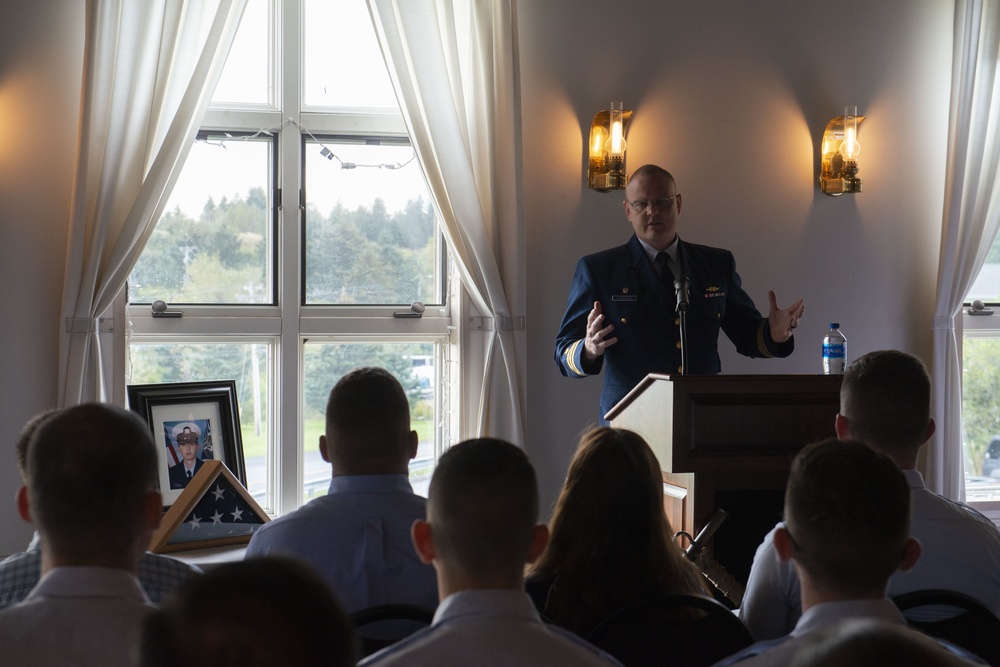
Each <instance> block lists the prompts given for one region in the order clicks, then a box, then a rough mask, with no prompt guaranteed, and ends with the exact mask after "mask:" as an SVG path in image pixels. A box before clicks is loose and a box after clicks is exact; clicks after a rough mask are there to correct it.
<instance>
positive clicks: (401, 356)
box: [302, 340, 439, 501]
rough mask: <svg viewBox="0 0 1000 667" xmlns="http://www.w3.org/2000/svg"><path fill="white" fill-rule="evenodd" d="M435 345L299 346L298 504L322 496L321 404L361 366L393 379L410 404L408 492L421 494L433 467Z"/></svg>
mask: <svg viewBox="0 0 1000 667" xmlns="http://www.w3.org/2000/svg"><path fill="white" fill-rule="evenodd" d="M436 359H437V356H436V346H435V344H434V343H332V342H314V341H312V340H310V341H309V342H307V343H306V344H305V345H304V346H303V353H302V366H303V369H302V370H303V377H304V387H303V392H302V394H303V396H304V401H303V403H304V405H303V410H302V414H303V419H304V424H303V428H302V432H303V433H304V434H305V452H303V454H304V456H303V460H304V461H305V464H304V465H305V477H304V479H305V488H304V489H303V497H304V500H306V501H308V500H309V499H311V498H315V497H316V496H323V495H326V492H327V490H328V489H329V487H330V478H331V475H330V464H329V463H327V462H325V461H323V458H322V457H321V456H320V453H319V444H318V443H319V436H320V435H322V434H323V433H324V431H325V430H326V426H325V414H326V400H327V398H328V397H329V395H330V389H332V388H333V385H335V384H336V383H337V381H338V380H339V379H340V378H341V377H343V376H344V375H346V374H347V373H349V372H350V371H352V370H354V369H355V368H358V367H361V366H379V367H382V368H385V369H386V370H388V371H389V372H390V373H392V374H393V375H395V376H396V379H398V380H399V381H400V383H401V384H402V385H403V389H405V390H406V395H407V396H408V397H409V400H410V428H412V429H413V430H415V431H416V432H417V433H418V434H419V436H420V445H419V447H418V450H417V456H416V458H414V459H413V460H412V461H410V484H412V485H413V490H414V491H415V492H416V493H418V494H420V495H422V496H426V495H427V488H428V486H429V485H430V481H431V479H430V478H431V472H432V471H433V468H434V451H435V447H434V444H435V439H436V437H437V421H438V420H437V414H436V408H435V405H436V404H437V401H436V400H435V398H436V393H437V391H438V389H439V387H438V383H437V379H436V377H437V376H436V373H435V368H436V363H435V360H436Z"/></svg>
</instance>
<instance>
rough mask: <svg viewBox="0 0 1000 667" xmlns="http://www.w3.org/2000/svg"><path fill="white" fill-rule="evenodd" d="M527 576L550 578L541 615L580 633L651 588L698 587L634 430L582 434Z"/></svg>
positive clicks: (701, 589)
mask: <svg viewBox="0 0 1000 667" xmlns="http://www.w3.org/2000/svg"><path fill="white" fill-rule="evenodd" d="M550 531H551V536H550V539H549V544H548V547H547V548H546V550H545V552H544V553H543V554H542V556H541V558H539V559H538V561H536V562H535V563H534V564H533V565H532V566H531V567H530V568H529V570H528V573H529V576H531V577H538V578H540V579H548V580H555V588H554V590H552V591H551V593H550V595H549V602H548V605H547V606H546V608H545V609H544V612H545V614H546V615H547V616H548V617H549V618H550V619H552V621H553V622H555V623H557V624H559V625H561V626H563V627H565V628H568V629H569V630H572V631H574V632H577V633H583V634H585V633H586V632H587V631H589V630H590V629H592V628H593V626H594V625H595V624H596V623H597V622H598V621H600V620H601V619H602V618H603V617H604V616H606V615H607V614H609V613H610V612H612V611H614V610H616V609H618V608H620V607H622V606H624V605H626V604H629V603H631V602H634V601H636V600H638V599H640V598H643V597H645V596H648V595H651V594H653V593H701V594H704V593H705V592H706V589H705V585H704V582H703V579H702V576H701V574H700V573H699V572H698V570H697V568H696V567H695V566H694V564H693V563H690V562H688V561H687V560H686V559H685V558H684V555H683V553H682V551H681V549H680V548H679V547H678V546H677V545H676V544H675V543H674V541H673V529H672V528H671V527H670V523H669V522H668V521H667V517H666V515H665V514H664V511H663V480H662V475H661V473H660V466H659V463H658V462H657V460H656V455H655V454H653V450H652V449H650V447H649V445H648V444H646V441H645V440H643V439H642V437H640V436H639V435H638V434H636V433H633V432H632V431H627V430H623V429H615V428H607V427H601V428H597V429H594V430H592V431H590V432H589V433H586V434H584V436H583V437H582V438H581V440H580V445H579V447H578V448H577V450H576V454H575V455H574V457H573V460H572V462H571V463H570V466H569V473H568V474H567V476H566V483H565V484H564V486H563V488H562V491H561V492H560V494H559V499H558V500H557V501H556V507H555V511H554V513H553V515H552V521H551V522H550Z"/></svg>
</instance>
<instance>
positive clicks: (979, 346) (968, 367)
mask: <svg viewBox="0 0 1000 667" xmlns="http://www.w3.org/2000/svg"><path fill="white" fill-rule="evenodd" d="M962 357H963V359H962V364H963V370H962V423H963V428H964V431H965V439H964V452H965V491H966V499H967V500H1000V338H979V337H966V338H965V339H964V340H963V342H962Z"/></svg>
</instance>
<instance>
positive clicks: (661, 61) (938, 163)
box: [0, 0, 952, 553]
mask: <svg viewBox="0 0 1000 667" xmlns="http://www.w3.org/2000/svg"><path fill="white" fill-rule="evenodd" d="M8 4H9V5H10V6H9V7H6V8H5V15H4V21H3V23H2V24H0V232H2V235H0V284H3V285H4V287H5V289H3V290H2V292H0V307H2V310H0V312H3V313H4V314H5V320H4V323H3V325H2V329H0V332H2V333H0V343H2V348H0V350H2V351H0V417H2V422H3V423H4V424H5V425H6V426H7V432H8V435H7V437H5V438H3V439H2V441H0V553H6V552H10V551H15V550H19V549H22V548H23V547H24V544H25V543H26V541H27V537H28V535H29V529H28V527H27V526H25V525H24V524H23V523H22V522H21V521H20V519H19V518H18V517H17V516H16V512H15V511H14V507H13V502H12V498H13V494H14V491H15V489H16V487H17V485H18V483H19V482H18V476H17V472H16V469H15V467H14V465H13V454H12V449H13V443H14V439H15V437H16V434H17V431H18V430H19V428H20V426H21V425H22V424H23V423H24V422H25V421H26V420H27V419H28V418H29V417H31V416H32V415H33V414H35V413H36V412H38V411H40V410H42V409H43V408H46V407H49V406H51V405H52V404H54V402H55V397H56V377H57V369H56V354H57V349H58V329H59V327H60V326H61V323H60V322H59V308H60V306H59V304H60V298H61V288H62V274H63V264H64V258H65V243H66V236H67V231H66V221H67V220H68V217H69V202H70V196H71V190H72V170H73V160H74V151H75V145H76V143H75V136H76V129H77V116H78V112H79V91H80V68H81V66H82V54H83V5H84V3H82V2H80V3H67V2H62V1H60V0H34V1H33V2H30V3H28V2H22V3H8ZM832 7H833V5H826V6H824V5H822V4H820V3H805V2H801V0H759V1H758V2H754V3H733V2H722V1H721V0H703V1H702V2H697V3H694V2H683V1H681V0H630V1H628V2H620V3H608V2H606V1H602V2H597V1H596V0H520V2H519V5H518V19H519V21H518V23H519V30H520V45H521V68H522V104H523V108H524V118H523V128H524V180H525V225H524V226H525V230H526V231H525V234H526V241H527V244H526V245H527V248H528V250H527V256H526V267H527V277H526V290H525V292H526V295H527V297H526V299H527V300H526V304H527V306H526V309H525V312H524V313H523V314H525V315H526V316H527V333H526V339H527V358H528V371H527V379H528V382H527V389H526V390H527V392H528V406H529V407H528V414H527V438H528V448H529V453H530V454H531V456H532V458H533V460H534V461H535V463H536V466H537V467H538V469H539V478H540V481H541V485H542V491H543V498H544V501H545V502H546V503H548V502H550V501H551V499H552V498H554V495H555V493H556V492H557V490H558V487H559V485H560V483H561V481H562V477H563V475H564V474H565V466H566V462H567V461H568V459H569V457H570V455H571V454H572V450H573V447H574V444H575V440H576V437H577V435H578V433H579V432H580V430H581V429H582V428H584V427H585V426H586V425H587V424H589V423H591V422H593V421H594V420H595V419H596V413H597V401H598V394H599V389H600V379H598V378H591V379H589V380H581V381H571V380H568V379H566V378H563V377H562V376H560V375H559V373H558V371H557V370H556V367H555V365H554V362H553V361H552V343H553V339H554V337H555V333H556V329H557V327H558V324H559V318H560V317H561V315H562V311H563V308H564V307H565V301H566V295H567V292H568V289H569V283H570V280H571V278H572V272H573V267H574V264H575V262H576V260H577V258H578V257H579V256H581V255H583V254H586V253H589V252H592V251H595V250H599V249H602V248H605V247H609V246H611V245H616V244H620V243H624V242H625V240H626V239H627V237H628V234H629V233H630V229H629V226H628V223H627V222H626V221H625V219H624V216H623V213H622V210H621V204H620V199H621V197H620V195H618V194H599V193H595V192H592V191H589V190H586V189H585V188H584V187H583V171H584V159H585V150H584V143H585V142H584V137H585V136H586V133H587V132H588V129H589V126H590V121H591V119H592V117H593V115H594V113H595V112H596V111H598V110H599V109H603V108H607V103H608V102H609V101H610V100H611V99H621V100H624V101H625V103H626V106H627V107H628V108H631V109H634V110H635V112H636V115H635V117H634V119H633V122H632V125H631V127H630V130H629V136H628V139H629V152H628V163H629V165H630V166H631V167H632V168H634V167H636V166H639V165H640V164H643V163H644V162H656V163H659V164H662V165H663V166H665V167H667V168H668V169H670V170H671V171H673V172H674V174H675V175H676V177H677V179H678V185H679V189H680V191H681V192H682V193H683V194H684V212H683V216H682V218H681V227H680V229H681V234H682V236H684V237H685V238H686V239H688V240H691V241H696V242H699V243H708V244H714V245H719V246H722V247H726V248H729V249H731V250H733V251H734V252H735V253H736V256H737V261H738V268H739V270H740V273H741V275H742V276H743V279H744V285H745V287H746V288H747V291H748V292H749V293H750V294H751V296H753V297H754V298H755V299H756V300H757V303H758V305H761V306H764V307H766V298H767V290H768V289H771V288H773V289H775V290H776V291H777V293H778V297H779V301H780V302H781V303H782V304H786V303H788V302H789V301H790V300H792V299H793V298H796V297H799V296H801V297H804V298H805V300H806V319H805V320H804V321H803V324H802V327H800V328H799V329H798V334H797V336H796V338H797V341H798V346H799V349H798V351H797V352H796V353H795V354H794V355H793V356H792V357H791V358H789V359H787V360H758V361H753V360H745V359H742V358H739V357H737V356H736V355H735V354H734V353H732V351H731V347H728V343H727V342H725V341H723V343H722V348H723V368H724V371H725V372H730V373H732V372H740V373H814V372H816V371H817V370H818V366H819V351H818V345H819V340H820V338H821V337H822V335H823V331H824V329H825V327H826V323H827V322H828V321H829V320H831V319H836V320H839V321H840V322H841V323H842V324H843V327H844V330H845V332H846V333H847V335H848V338H849V340H850V346H851V347H850V352H851V355H852V356H857V355H858V354H861V353H864V352H866V351H868V350H873V349H878V348H885V347H895V348H901V349H904V350H907V351H910V352H913V353H915V354H918V355H919V356H921V357H922V358H924V360H925V361H927V362H928V363H929V362H930V361H931V359H930V350H931V334H930V327H931V319H932V318H931V313H932V307H933V298H934V277H935V274H936V269H937V258H938V253H937V247H938V236H939V227H940V218H941V205H942V189H943V185H942V179H943V171H944V151H945V124H946V120H947V109H948V94H949V86H948V79H949V76H950V62H951V52H950V48H951V46H950V39H951V25H952V7H951V3H950V2H947V1H944V0H893V1H888V0H886V1H884V2H879V3H870V2H864V1H862V0H847V1H844V2H840V3H838V4H837V5H836V7H837V8H838V10H839V11H840V12H842V13H843V12H845V10H853V11H846V13H847V14H850V15H852V16H853V18H852V22H851V25H849V26H848V25H842V24H840V23H838V22H837V19H838V17H837V16H836V15H834V14H833V13H832V9H830V8H832ZM845 104H856V105H857V106H858V108H859V110H860V111H861V112H862V113H864V114H866V115H867V116H868V118H867V120H865V122H864V124H863V125H862V128H861V132H860V141H861V143H862V146H863V152H862V154H861V157H862V171H861V176H862V177H863V178H864V186H865V192H864V193H862V194H860V195H857V196H855V197H849V196H844V197H840V198H836V199H833V198H829V197H825V196H823V195H821V194H819V193H818V190H817V187H816V180H815V178H816V172H817V153H816V146H817V144H818V141H819V137H820V135H821V134H822V131H823V128H824V127H825V125H826V122H827V120H829V118H830V117H832V116H835V115H839V114H840V113H841V112H842V110H843V106H844V105H845ZM834 276H836V277H838V279H839V280H840V282H841V284H840V286H839V287H837V286H835V285H833V284H831V278H832V277H834ZM515 314H520V313H515Z"/></svg>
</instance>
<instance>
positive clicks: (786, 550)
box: [774, 528, 795, 563]
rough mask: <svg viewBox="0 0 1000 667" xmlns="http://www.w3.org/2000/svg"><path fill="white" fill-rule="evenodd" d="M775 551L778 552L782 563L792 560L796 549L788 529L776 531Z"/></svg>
mask: <svg viewBox="0 0 1000 667" xmlns="http://www.w3.org/2000/svg"><path fill="white" fill-rule="evenodd" d="M774 550H775V551H776V552H778V558H780V559H781V562H782V563H787V562H788V561H790V560H792V556H793V555H794V554H795V548H794V546H793V545H792V538H791V536H790V535H789V534H788V531H787V530H786V529H784V528H778V529H777V530H775V531H774Z"/></svg>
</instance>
